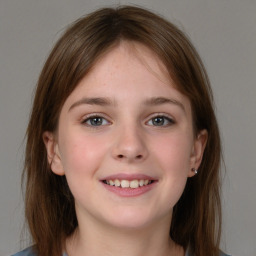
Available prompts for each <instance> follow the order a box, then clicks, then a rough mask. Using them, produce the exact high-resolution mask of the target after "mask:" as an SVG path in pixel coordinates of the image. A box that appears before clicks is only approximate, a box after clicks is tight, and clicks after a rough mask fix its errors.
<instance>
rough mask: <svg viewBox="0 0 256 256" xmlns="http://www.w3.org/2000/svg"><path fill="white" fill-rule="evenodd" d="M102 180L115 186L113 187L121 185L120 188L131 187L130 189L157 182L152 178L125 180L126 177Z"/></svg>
mask: <svg viewBox="0 0 256 256" xmlns="http://www.w3.org/2000/svg"><path fill="white" fill-rule="evenodd" d="M102 182H103V183H104V184H106V185H109V186H113V187H119V188H125V189H127V188H130V189H136V188H140V187H145V186H149V185H151V184H152V183H154V182H156V180H150V179H134V180H125V179H122V180H120V179H113V180H112V179H108V180H102Z"/></svg>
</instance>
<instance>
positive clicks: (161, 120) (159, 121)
mask: <svg viewBox="0 0 256 256" xmlns="http://www.w3.org/2000/svg"><path fill="white" fill-rule="evenodd" d="M174 123H175V122H174V120H173V119H172V118H170V117H167V116H160V115H159V116H155V117H153V118H151V119H150V120H149V121H148V122H147V124H148V125H153V126H169V125H172V124H174Z"/></svg>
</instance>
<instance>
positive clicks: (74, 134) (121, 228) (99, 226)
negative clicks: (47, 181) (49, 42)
mask: <svg viewBox="0 0 256 256" xmlns="http://www.w3.org/2000/svg"><path fill="white" fill-rule="evenodd" d="M155 97H159V98H165V99H169V101H168V102H166V101H165V102H163V100H162V101H161V100H160V101H161V102H160V103H159V101H158V103H156V102H155V103H154V104H153V102H152V98H155ZM85 98H87V99H88V98H104V101H103V100H102V99H101V101H100V102H99V101H97V102H96V101H95V100H94V101H90V102H88V100H87V101H86V100H85ZM106 98H107V102H106ZM150 99H151V101H150ZM145 102H147V103H145ZM88 103H89V104H88ZM92 115H96V116H97V117H98V118H99V119H97V121H98V124H99V125H97V126H96V125H92V124H95V123H92ZM156 117H158V119H155V118H156ZM90 118H91V119H90ZM156 121H158V122H156ZM43 139H44V142H45V145H46V148H47V152H48V160H49V162H50V163H51V167H52V171H53V172H54V173H56V174H57V175H65V176H66V178H67V181H68V184H69V187H70V190H71V192H72V194H73V195H74V198H75V205H76V213H77V218H78V229H77V230H76V232H75V233H74V235H73V236H72V237H71V238H69V239H68V240H67V252H68V253H69V255H70V256H71V255H77V256H79V255H90V256H92V255H132V256H136V255H137V256H140V255H148V256H150V255H185V253H184V250H183V248H181V247H180V246H178V245H176V244H175V243H174V242H173V241H172V240H171V239H170V237H169V227H170V224H171V218H172V209H173V206H174V205H175V204H176V203H177V201H178V200H179V198H180V196H181V194H182V192H183V190H184V187H185V184H186V181H187V178H188V177H192V176H193V175H194V174H195V173H194V172H193V171H192V168H195V169H197V168H198V167H199V165H200V162H201V159H202V156H203V151H204V148H205V144H206V141H207V132H206V131H205V130H203V131H200V132H199V133H198V134H196V135H195V133H194V131H193V125H192V113H191V106H190V101H189V99H188V98H187V97H186V96H184V95H182V94H181V93H180V92H179V91H178V90H177V89H176V86H175V84H174V83H173V81H172V80H171V79H170V77H169V76H168V74H167V71H166V69H165V67H164V66H163V65H162V63H161V62H160V60H159V59H158V58H157V57H156V56H155V54H154V53H153V52H152V51H150V50H149V49H148V48H146V47H144V46H142V45H140V44H137V43H127V42H122V43H120V44H119V45H118V46H116V47H115V48H114V49H112V50H111V51H109V52H108V53H106V54H105V55H104V56H103V57H102V58H101V59H100V60H99V61H98V62H97V63H96V65H95V67H94V68H93V69H92V70H91V72H90V73H89V74H88V75H86V76H85V77H84V78H83V79H82V81H81V82H80V83H79V84H78V86H77V87H76V88H75V90H74V91H73V92H72V93H71V94H70V96H69V97H68V98H67V100H66V102H65V103H64V105H63V108H62V110H61V113H60V117H59V125H58V130H57V131H56V133H54V134H53V133H51V132H45V133H44V136H43ZM117 173H118V174H119V173H121V174H126V175H127V174H128V175H131V174H144V175H149V176H151V177H154V178H155V179H156V180H157V182H156V183H155V184H154V186H153V188H152V189H151V190H149V191H148V192H146V193H144V194H142V195H139V196H135V197H122V196H120V195H117V194H115V193H113V192H111V191H109V190H107V189H106V188H105V186H104V185H103V183H102V182H101V180H102V179H103V178H104V177H106V176H109V175H115V174H117ZM99 241H100V242H99Z"/></svg>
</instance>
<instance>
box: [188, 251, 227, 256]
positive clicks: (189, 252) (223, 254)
mask: <svg viewBox="0 0 256 256" xmlns="http://www.w3.org/2000/svg"><path fill="white" fill-rule="evenodd" d="M193 255H194V254H193V253H192V252H191V251H189V250H187V252H186V255H185V256H193ZM219 256H231V255H228V254H226V253H224V252H222V251H220V254H219Z"/></svg>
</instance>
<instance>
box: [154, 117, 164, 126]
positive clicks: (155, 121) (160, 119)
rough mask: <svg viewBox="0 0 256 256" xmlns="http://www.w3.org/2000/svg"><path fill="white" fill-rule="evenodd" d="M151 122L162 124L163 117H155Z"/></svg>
mask: <svg viewBox="0 0 256 256" xmlns="http://www.w3.org/2000/svg"><path fill="white" fill-rule="evenodd" d="M153 124H154V125H158V126H160V125H163V124H164V119H163V118H162V117H156V118H154V119H153Z"/></svg>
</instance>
